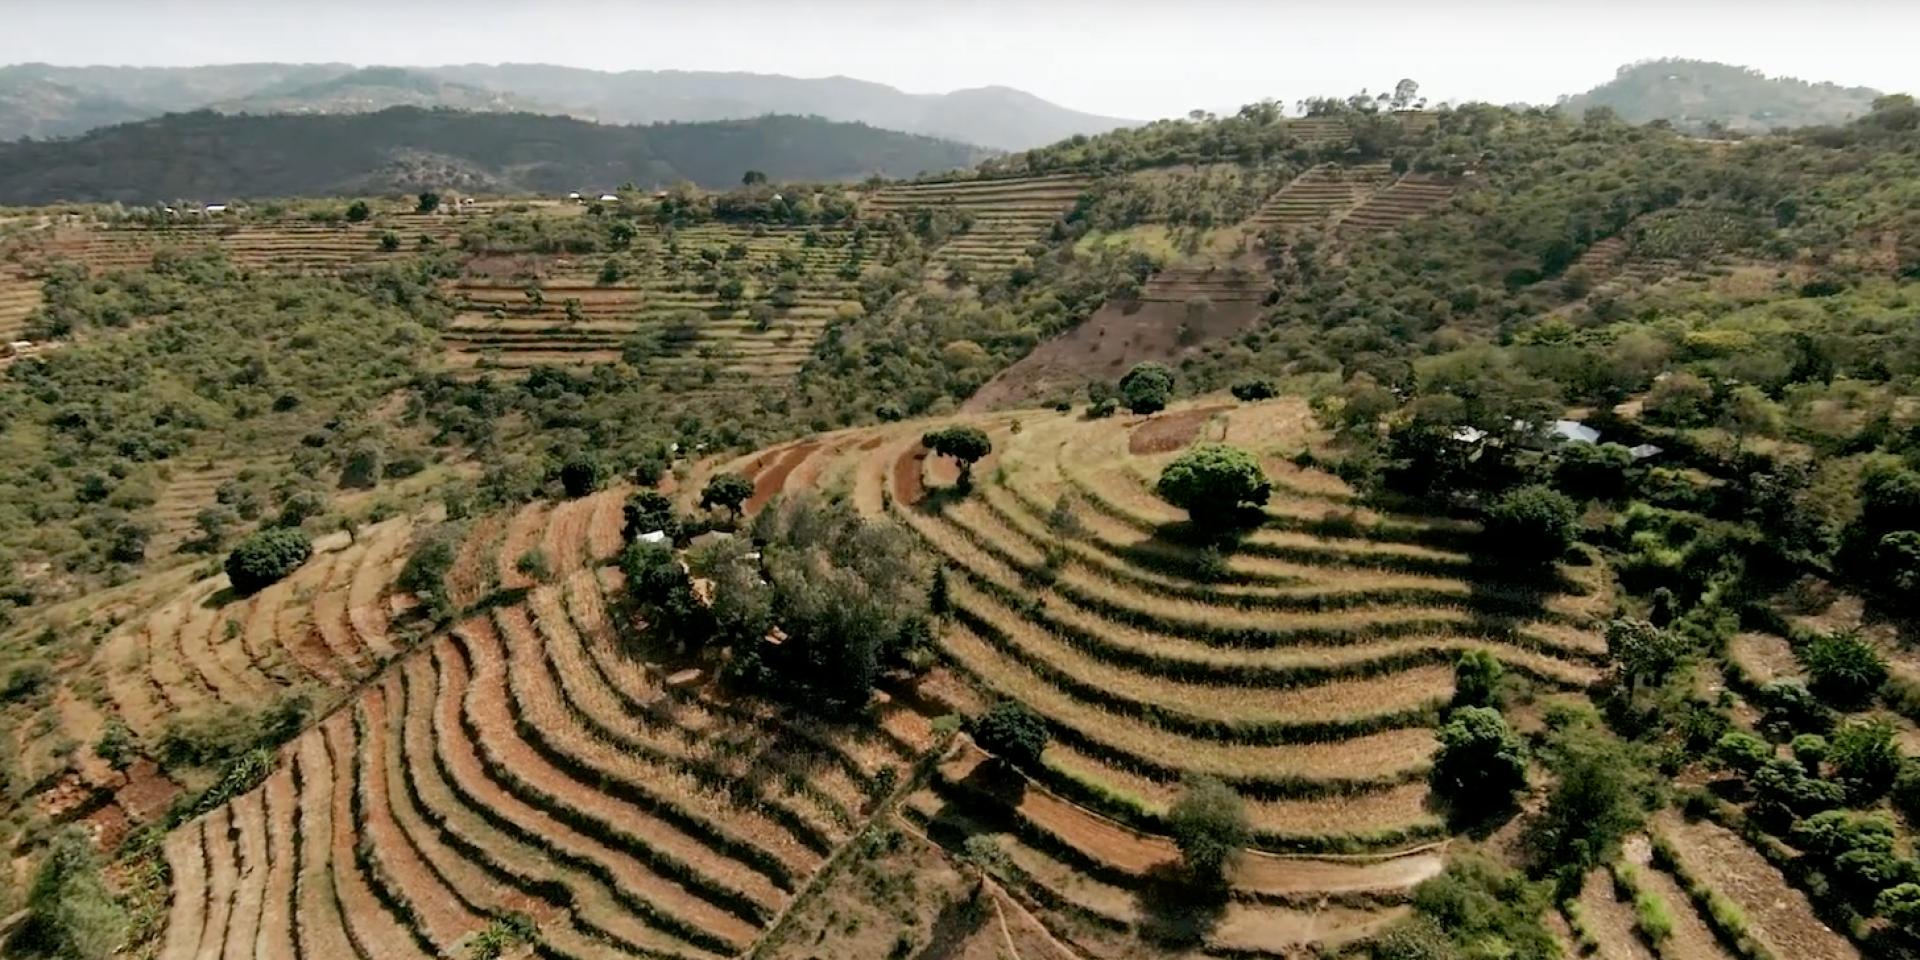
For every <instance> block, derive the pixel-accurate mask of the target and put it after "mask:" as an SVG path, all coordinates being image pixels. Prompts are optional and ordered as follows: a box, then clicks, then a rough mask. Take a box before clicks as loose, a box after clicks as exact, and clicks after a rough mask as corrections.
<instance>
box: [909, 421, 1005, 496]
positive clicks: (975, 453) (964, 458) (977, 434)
mask: <svg viewBox="0 0 1920 960" xmlns="http://www.w3.org/2000/svg"><path fill="white" fill-rule="evenodd" d="M920 442H921V443H922V444H925V445H926V448H927V449H929V450H932V451H933V452H934V453H937V454H940V455H941V456H947V457H952V458H953V460H954V462H955V463H958V464H959V465H960V489H962V490H966V489H969V488H971V487H972V486H973V465H974V463H976V462H977V461H979V459H980V458H981V457H984V456H986V455H987V454H989V453H992V452H993V442H992V441H991V440H988V439H987V434H986V432H985V431H983V430H981V429H980V428H979V427H970V426H966V425H957V426H951V427H942V428H940V429H938V430H932V431H928V432H927V433H926V434H925V435H923V436H922V437H921V438H920Z"/></svg>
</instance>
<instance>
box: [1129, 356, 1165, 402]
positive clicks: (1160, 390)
mask: <svg viewBox="0 0 1920 960" xmlns="http://www.w3.org/2000/svg"><path fill="white" fill-rule="evenodd" d="M1120 397H1121V399H1122V400H1124V401H1125V402H1126V404H1127V409H1128V410H1131V411H1133V412H1134V413H1157V412H1159V411H1161V410H1165V409H1166V408H1167V401H1168V400H1171V399H1173V371H1171V370H1168V369H1167V368H1166V367H1165V366H1164V365H1162V364H1158V363H1153V362H1151V361H1148V362H1146V363H1140V364H1135V365H1134V367H1133V369H1131V370H1128V371H1127V375H1126V376H1124V377H1121V378H1120Z"/></svg>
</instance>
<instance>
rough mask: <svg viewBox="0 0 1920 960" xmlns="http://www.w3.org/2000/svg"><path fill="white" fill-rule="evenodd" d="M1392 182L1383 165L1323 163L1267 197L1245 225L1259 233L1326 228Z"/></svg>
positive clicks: (1390, 173) (1385, 165)
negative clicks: (1276, 230)
mask: <svg viewBox="0 0 1920 960" xmlns="http://www.w3.org/2000/svg"><path fill="white" fill-rule="evenodd" d="M1392 178H1393V172H1392V170H1391V169H1390V168H1389V167H1388V166H1387V164H1384V163H1370V164H1356V165H1353V166H1342V165H1340V164H1333V163H1323V164H1321V165H1320V166H1317V167H1314V168H1312V169H1310V170H1308V171H1306V172H1305V173H1302V174H1300V175H1299V176H1298V177H1295V178H1294V179H1293V180H1292V181H1291V182H1289V183H1288V184H1287V185H1286V186H1284V187H1281V188H1280V189H1279V190H1278V191H1277V192H1275V193H1274V194H1273V196H1271V197H1268V198H1267V201H1266V202H1265V203H1263V204H1261V205H1260V209H1258V210H1256V211H1254V213H1253V216H1251V217H1248V218H1247V221H1246V224H1247V226H1249V227H1252V228H1253V229H1255V230H1259V231H1267V230H1275V229H1300V228H1305V227H1319V226H1326V225H1328V224H1330V223H1332V222H1333V221H1335V220H1338V219H1339V218H1340V217H1341V216H1342V215H1343V214H1345V213H1346V212H1347V211H1349V210H1351V209H1353V208H1354V207H1355V206H1356V205H1358V204H1359V203H1360V202H1361V201H1363V200H1365V199H1367V198H1368V197H1370V196H1372V195H1373V193H1374V192H1375V191H1377V190H1379V189H1380V187H1381V186H1382V185H1384V184H1385V183H1387V182H1388V181H1389V180H1391V179H1392Z"/></svg>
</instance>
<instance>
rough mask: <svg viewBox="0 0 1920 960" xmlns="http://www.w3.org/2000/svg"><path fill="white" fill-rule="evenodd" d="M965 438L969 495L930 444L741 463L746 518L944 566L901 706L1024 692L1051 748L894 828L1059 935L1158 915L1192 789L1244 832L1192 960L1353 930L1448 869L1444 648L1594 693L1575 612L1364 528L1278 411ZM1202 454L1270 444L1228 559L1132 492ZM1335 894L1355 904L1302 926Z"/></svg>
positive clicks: (1449, 672) (1298, 424)
mask: <svg viewBox="0 0 1920 960" xmlns="http://www.w3.org/2000/svg"><path fill="white" fill-rule="evenodd" d="M975 422H976V423H977V424H978V425H980V426H982V427H983V428H985V429H986V430H987V431H988V433H989V436H990V437H991V439H992V442H993V445H994V449H995V453H994V454H992V455H991V456H990V457H989V458H988V459H987V460H985V461H982V462H981V463H980V464H977V465H976V466H975V468H974V476H975V478H976V481H975V487H974V490H973V491H972V492H971V493H970V494H969V495H967V496H965V497H957V496H955V495H954V493H953V491H952V490H951V489H950V488H951V487H952V485H953V483H954V481H955V478H956V471H955V467H954V465H953V464H952V463H951V462H950V461H948V460H946V459H945V458H942V457H936V456H929V455H928V454H927V452H926V451H925V450H924V449H922V448H921V446H920V436H921V433H922V431H923V430H924V429H925V425H924V424H916V425H912V426H907V425H902V426H900V427H894V428H879V429H877V430H873V431H864V432H862V431H851V432H845V433H842V434H837V435H832V436H830V437H828V438H823V439H822V440H821V441H819V442H808V443H804V444H797V445H791V446H789V447H785V448H779V449H776V450H774V451H769V452H768V453H765V454H760V455H756V456H754V457H750V458H744V459H743V460H741V461H739V462H737V463H736V464H734V465H733V466H732V467H731V469H736V470H740V471H742V472H745V473H748V474H749V475H752V476H754V477H755V478H756V490H755V498H754V499H755V501H760V502H764V501H765V500H767V499H770V497H771V496H772V494H773V493H775V492H777V491H779V490H794V489H799V488H808V487H811V488H814V489H819V490H822V491H824V492H826V493H827V494H829V495H844V496H848V497H851V498H852V500H853V501H854V502H855V503H857V504H858V505H859V507H860V508H861V509H862V510H864V511H866V512H868V513H871V514H874V515H886V516H891V517H893V518H894V519H896V520H898V521H899V522H901V523H903V524H905V525H906V526H907V527H908V528H910V529H911V530H913V531H914V532H915V533H916V534H918V535H919V536H920V538H921V539H922V540H923V541H924V542H925V543H926V545H927V547H928V548H929V549H930V550H931V551H932V552H933V553H934V554H935V555H936V556H937V557H938V558H939V559H940V560H941V561H942V562H944V564H945V565H946V567H947V569H948V571H949V574H948V590H949V593H950V597H951V603H952V606H953V612H952V614H951V617H950V619H949V621H948V622H947V623H946V625H945V627H944V628H943V630H942V632H941V645H942V648H943V652H944V664H943V667H942V668H941V669H939V670H936V671H935V672H934V673H933V674H931V675H929V677H928V678H927V679H926V680H924V681H923V682H922V683H921V685H920V688H919V693H920V695H921V696H922V697H923V698H925V699H928V700H930V701H932V702H935V703H939V704H942V705H943V707H944V708H946V709H952V710H954V711H956V712H959V713H963V714H973V713H975V712H977V711H979V710H981V709H983V708H984V706H985V705H986V704H988V703H990V702H992V701H994V700H997V699H1000V698H1012V699H1017V700H1019V701H1021V702H1023V703H1025V704H1027V705H1028V706H1030V707H1032V708H1033V709H1035V710H1036V711H1038V712H1039V713H1041V714H1042V715H1043V716H1044V717H1045V719H1046V721H1047V723H1048V726H1049V727H1050V728H1051V730H1052V734H1053V739H1052V745H1051V746H1049V747H1048V748H1047V750H1046V753H1045V756H1044V762H1043V764H1042V765H1041V767H1040V768H1039V769H1038V770H1036V771H1034V773H1033V776H1034V777H1035V779H1034V780H1032V781H1027V780H1025V779H1023V778H1021V777H1020V776H1019V775H1008V774H1007V773H1006V772H1005V771H1004V770H1001V769H1000V768H999V767H997V766H995V765H992V764H987V765H985V766H983V765H982V761H983V759H984V758H983V756H982V755H979V754H977V753H972V752H969V751H966V750H962V751H960V752H957V753H955V754H953V755H951V756H949V757H948V758H947V759H946V760H945V761H944V762H943V763H942V764H941V765H940V766H939V767H938V768H937V769H936V771H935V774H934V776H933V777H932V778H931V781H930V787H929V788H928V790H927V791H926V792H925V793H923V794H920V795H916V796H914V797H912V798H910V799H909V801H908V804H907V809H906V811H905V812H906V814H907V816H908V817H909V818H910V819H912V820H914V821H915V822H917V823H918V824H919V825H920V826H921V827H923V828H925V829H926V830H928V831H929V833H930V834H931V835H932V836H934V837H935V838H936V839H942V838H944V839H945V841H946V842H949V845H951V846H954V847H955V849H958V845H959V844H960V843H961V842H962V841H964V839H965V838H966V837H968V836H974V835H977V834H979V833H983V832H984V833H987V834H989V835H991V836H992V837H993V841H992V842H993V843H995V844H997V845H999V846H1000V847H1001V848H1002V849H1003V850H1005V851H1006V852H1007V854H1008V856H1009V858H1010V859H1011V861H1012V862H1013V863H1014V864H1015V865H1016V867H1018V869H1016V870H1014V871H1012V876H1014V877H1015V878H1016V879H1015V880H1014V881H1013V883H1014V888H1015V889H1016V890H1017V891H1024V894H1023V900H1026V901H1028V902H1031V903H1040V904H1047V905H1049V907H1050V909H1052V910H1054V911H1055V914H1054V916H1053V919H1054V920H1061V919H1063V918H1064V917H1067V916H1073V917H1080V918H1083V919H1084V918H1087V917H1089V916H1090V917H1091V918H1092V919H1094V920H1095V921H1096V923H1097V925H1098V926H1101V927H1104V928H1106V929H1108V930H1109V931H1113V930H1118V931H1131V932H1133V933H1141V932H1146V931H1149V930H1151V929H1152V928H1153V927H1154V925H1155V924H1157V923H1159V922H1160V921H1161V920H1162V919H1163V918H1157V917H1155V916H1152V915H1150V912H1143V907H1142V906H1141V904H1140V896H1139V894H1140V892H1141V891H1142V890H1143V889H1146V888H1147V887H1148V886H1150V884H1151V883H1152V878H1153V877H1154V876H1156V875H1157V873H1158V871H1160V870H1162V869H1164V868H1166V867H1168V866H1170V864H1171V862H1172V860H1173V858H1174V857H1175V853H1174V848H1173V846H1172V844H1171V842H1170V841H1169V840H1167V839H1166V837H1165V836H1164V834H1165V830H1166V825H1165V820H1164V818H1165V815H1166V812H1167V810H1168V807H1169V805H1170V804H1171V803H1172V801H1173V799H1174V797H1175V796H1176V795H1177V793H1178V784H1179V781H1180V779H1181V777H1182V776H1183V775H1185V774H1190V773H1192V774H1208V775H1211V776H1214V777H1217V778H1219V779H1221V780H1224V781H1226V782H1228V783H1230V784H1231V785H1232V786H1233V787H1235V788H1236V790H1237V791H1238V792H1239V793H1240V794H1241V795H1242V796H1243V797H1244V798H1246V800H1247V804H1248V810H1249V814H1250V818H1251V821H1252V825H1253V827H1254V840H1253V845H1254V847H1255V848H1256V850H1255V852H1254V853H1253V854H1251V855H1250V856H1249V857H1248V858H1247V859H1246V860H1244V861H1243V862H1242V864H1241V866H1240V868H1239V871H1238V872H1237V873H1236V874H1235V875H1234V876H1233V883H1234V890H1235V895H1234V898H1233V902H1234V908H1233V912H1232V913H1231V915H1230V916H1229V917H1228V918H1226V919H1224V920H1223V921H1222V922H1221V923H1220V924H1218V925H1217V926H1215V927H1214V928H1213V929H1212V932H1211V933H1209V934H1208V936H1209V937H1212V938H1213V939H1210V940H1209V941H1208V948H1209V949H1210V950H1218V951H1227V952H1237V953H1248V952H1250V953H1262V952H1278V951H1280V950H1281V948H1280V947H1279V946H1277V945H1280V944H1287V945H1294V946H1297V945H1299V944H1304V943H1323V944H1331V943H1338V942H1344V941H1346V940H1351V939H1354V938H1356V937H1361V936H1365V935H1366V934H1367V933H1368V932H1369V931H1372V930H1374V929H1377V927H1378V925H1379V924H1381V923H1382V922H1385V921H1386V920H1388V919H1390V918H1391V917H1392V916H1394V915H1395V906H1394V905H1395V904H1397V903H1399V902H1400V901H1401V900H1403V899H1404V897H1405V896H1406V894H1407V891H1408V890H1409V888H1410V887H1411V886H1412V885H1413V884H1415V883H1417V882H1418V881H1419V880H1421V879H1424V878H1425V877H1427V876H1430V875H1432V874H1433V873H1434V872H1436V871H1437V870H1438V869H1439V868H1440V854H1439V852H1438V848H1437V846H1436V844H1437V843H1439V842H1441V841H1443V840H1444V838H1445V836H1446V830H1445V827H1444V825H1443V823H1442V822H1441V820H1440V819H1439V818H1438V817H1437V816H1436V814H1435V813H1433V812H1432V811H1431V809H1430V807H1429V803H1428V796H1427V794H1428V789H1427V783H1426V777H1425V774H1426V771H1427V766H1428V762H1429V756H1430V754H1431V753H1432V751H1433V749H1434V746H1435V741H1434V737H1433V733H1432V727H1433V726H1434V724H1435V723H1436V721H1437V718H1438V716H1439V713H1440V710H1441V708H1442V707H1443V705H1444V704H1445V703H1446V702H1447V701H1448V699H1449V698H1450V697H1451V695H1452V684H1453V667H1452V664H1453V661H1454V660H1455V659H1456V658H1457V657H1458V656H1459V654H1460V653H1461V651H1463V650H1469V649H1474V650H1485V651H1488V652H1490V653H1492V654H1493V655H1494V656H1496V657H1497V658H1499V659H1500V660H1501V661H1502V662H1503V663H1504V664H1506V665H1507V667H1508V668H1509V669H1510V670H1512V671H1514V672H1516V673H1519V674H1522V675H1524V676H1526V677H1528V678H1530V679H1531V680H1533V681H1534V682H1535V683H1537V684H1538V685H1540V686H1541V687H1544V688H1546V689H1560V690H1570V691H1572V690H1580V689H1582V688H1584V687H1585V686H1586V685H1588V684H1590V683H1592V682H1593V681H1595V680H1596V679H1597V678H1598V677H1599V676H1600V674H1601V670H1602V668H1603V665H1604V658H1605V651H1604V648H1603V646H1602V644H1601V642H1600V639H1599V636H1598V633H1597V632H1596V631H1595V630H1594V629H1592V624H1591V623H1590V617H1591V615H1592V613H1591V607H1592V604H1591V603H1590V602H1588V601H1587V599H1586V598H1580V597H1572V596H1568V597H1555V598H1552V599H1549V600H1547V601H1545V602H1543V603H1542V602H1536V601H1534V600H1532V599H1530V598H1529V597H1528V596H1526V595H1523V594H1522V593H1521V592H1519V591H1513V592H1509V591H1506V590H1504V589H1503V588H1501V587H1500V586H1499V585H1498V584H1497V583H1488V582H1484V581H1483V580H1481V579H1480V578H1481V577H1482V576H1483V572H1482V571H1480V570H1478V569H1476V568H1475V567H1474V566H1473V561H1472V560H1470V558H1469V557H1468V556H1467V554H1466V553H1464V552H1463V549H1464V545H1465V543H1466V541H1467V540H1468V538H1470V537H1471V535H1472V534H1473V529H1472V527H1471V526H1469V525H1467V524H1464V523H1460V522H1456V521H1446V520H1436V519H1431V518H1424V517H1409V516H1391V515H1383V514H1379V513H1376V512H1373V511H1371V510H1368V509H1366V508H1363V507H1360V506H1358V505H1357V504H1356V503H1355V501H1354V495H1353V494H1352V493H1351V492H1350V491H1348V490H1347V489H1346V488H1345V486H1344V484H1342V483H1340V481H1338V480H1337V479H1335V478H1333V477H1332V476H1330V475H1328V474H1324V473H1321V472H1318V471H1311V470H1303V469H1300V468H1297V467H1295V466H1293V465H1292V464H1291V463H1290V462H1289V461H1288V460H1287V459H1285V458H1286V457H1287V455H1289V454H1290V453H1292V452H1294V451H1297V450H1298V449H1300V448H1301V447H1302V446H1303V445H1306V444H1308V443H1310V442H1313V441H1314V440H1315V436H1314V431H1313V429H1312V427H1311V426H1310V419H1309V415H1308V413H1307V411H1306V409H1305V406H1304V404H1302V403H1300V402H1298V401H1297V400H1285V401H1274V402H1269V403H1262V404H1257V405H1252V406H1238V407H1236V406H1222V405H1219V404H1218V403H1214V404H1211V405H1205V404H1203V405H1196V406H1188V407H1184V408H1181V409H1177V410H1175V411H1172V412H1169V413H1165V414H1161V415H1159V416H1155V417H1150V418H1120V419H1108V420H1091V421H1089V420H1082V419H1079V418H1077V417H1074V416H1067V415H1056V414H1050V413H1049V414H1032V413H1030V412H1029V413H1027V414H1012V413H1007V414H999V415H996V416H993V417H990V418H983V419H980V420H976V421H975ZM1200 439H1211V440H1222V439H1224V440H1227V441H1231V442H1234V443H1236V444H1238V445H1240V446H1243V447H1246V448H1249V449H1253V450H1257V451H1260V452H1261V453H1262V454H1263V461H1262V462H1263V465H1264V467H1265V469H1266V471H1267V473H1268V475H1269V476H1271V477H1273V478H1275V479H1276V480H1277V481H1279V483H1278V486H1279V492H1278V493H1277V494H1276V495H1275V497H1274V499H1273V501H1272V502H1271V503H1269V504H1268V505H1267V508H1266V522H1265V523H1264V525H1263V526H1261V527H1260V528H1259V529H1258V530H1257V531H1255V532H1253V533H1252V534H1250V535H1249V536H1248V537H1247V538H1246V540H1245V541H1244V542H1243V543H1242V544H1241V546H1240V548H1239V549H1238V550H1237V551H1235V552H1234V553H1232V554H1231V555H1230V556H1226V557H1224V558H1222V557H1221V556H1219V555H1217V554H1211V552H1210V551H1206V550H1203V549H1201V548H1197V547H1194V546H1191V545H1189V544H1187V543H1185V542H1183V541H1182V540H1181V539H1180V538H1179V537H1178V536H1176V535H1174V532H1175V531H1176V530H1177V528H1178V526H1179V524H1180V523H1181V521H1182V520H1183V519H1184V515H1183V514H1182V513H1181V512H1180V511H1178V510H1176V509H1174V508H1172V507H1170V506H1168V505H1167V504H1165V503H1163V502H1161V501H1160V500H1159V499H1157V498H1156V497H1155V496H1154V495H1153V494H1152V493H1151V492H1150V491H1149V489H1148V488H1149V485H1150V483H1151V482H1152V480H1153V478H1154V477H1156V476H1157V475H1158V472H1159V470H1160V468H1161V467H1162V466H1163V465H1164V464H1166V463H1167V462H1169V461H1170V460H1171V459H1172V458H1173V457H1174V456H1175V455H1177V453H1178V452H1179V451H1180V450H1182V449H1183V448H1185V447H1186V446H1187V445H1188V444H1189V443H1191V442H1193V441H1196V440H1200ZM1062 516H1065V517H1068V518H1070V519H1069V520H1066V521H1063V520H1062V519H1061V517H1062ZM1063 525H1064V526H1063ZM1009 776H1011V779H1009ZM1333 894H1337V895H1338V896H1339V897H1340V899H1341V902H1343V903H1348V904H1350V905H1351V906H1352V909H1350V910H1344V911H1334V912H1333V913H1331V914H1330V913H1326V912H1324V911H1321V910H1303V909H1300V907H1301V905H1302V904H1307V903H1313V902H1317V901H1318V900H1319V899H1321V898H1324V897H1326V896H1328V895H1333ZM1050 925H1051V924H1050Z"/></svg>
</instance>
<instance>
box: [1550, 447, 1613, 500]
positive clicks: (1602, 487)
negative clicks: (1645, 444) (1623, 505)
mask: <svg viewBox="0 0 1920 960" xmlns="http://www.w3.org/2000/svg"><path fill="white" fill-rule="evenodd" d="M1632 469H1633V454H1632V453H1630V452H1628V450H1627V448H1626V447H1623V446H1621V445H1620V444H1617V443H1569V444H1565V445H1563V446H1562V447H1561V448H1560V462H1559V463H1558V464H1557V465H1556V466H1555V467H1554V471H1553V480H1554V485H1555V486H1557V487H1559V488H1560V489H1561V490H1564V491H1566V492H1567V493H1568V494H1570V495H1572V496H1576V497H1583V498H1587V499H1598V500H1612V499H1614V498H1616V497H1619V496H1621V495H1622V494H1624V493H1626V491H1627V475H1628V473H1629V472H1630V471H1631V470H1632Z"/></svg>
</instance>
